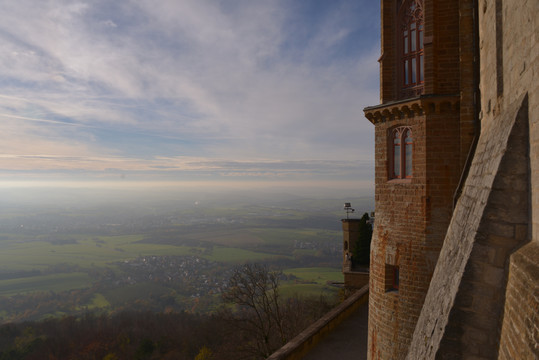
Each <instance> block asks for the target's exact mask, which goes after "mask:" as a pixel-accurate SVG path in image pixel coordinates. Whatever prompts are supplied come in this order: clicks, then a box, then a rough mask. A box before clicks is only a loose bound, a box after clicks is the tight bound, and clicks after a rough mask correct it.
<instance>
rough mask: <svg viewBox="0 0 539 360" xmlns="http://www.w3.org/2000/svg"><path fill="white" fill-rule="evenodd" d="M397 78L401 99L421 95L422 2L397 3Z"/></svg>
mask: <svg viewBox="0 0 539 360" xmlns="http://www.w3.org/2000/svg"><path fill="white" fill-rule="evenodd" d="M397 19H398V22H399V24H398V26H397V29H398V33H397V37H398V39H399V41H398V43H399V47H398V48H399V51H400V56H399V58H400V60H399V62H398V63H399V75H400V76H399V77H400V82H401V91H400V96H401V98H407V97H413V96H416V95H420V94H422V93H423V83H424V79H425V69H424V59H423V1H422V0H400V1H398V16H397Z"/></svg>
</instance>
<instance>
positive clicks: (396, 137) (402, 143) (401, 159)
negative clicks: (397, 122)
mask: <svg viewBox="0 0 539 360" xmlns="http://www.w3.org/2000/svg"><path fill="white" fill-rule="evenodd" d="M390 139H391V151H390V169H389V170H390V171H389V174H390V176H389V177H390V178H391V179H409V178H411V177H412V176H413V151H414V140H413V136H412V129H411V128H410V127H408V126H401V127H397V128H394V129H393V130H392V131H391V137H390Z"/></svg>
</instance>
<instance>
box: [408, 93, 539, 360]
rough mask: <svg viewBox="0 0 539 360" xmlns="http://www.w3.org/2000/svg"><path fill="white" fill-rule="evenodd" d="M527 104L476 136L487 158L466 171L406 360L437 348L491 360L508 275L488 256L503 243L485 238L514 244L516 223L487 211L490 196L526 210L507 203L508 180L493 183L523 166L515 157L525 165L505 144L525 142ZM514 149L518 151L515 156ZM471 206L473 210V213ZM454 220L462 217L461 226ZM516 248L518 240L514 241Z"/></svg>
mask: <svg viewBox="0 0 539 360" xmlns="http://www.w3.org/2000/svg"><path fill="white" fill-rule="evenodd" d="M524 106H527V101H526V98H524V99H521V100H520V102H519V103H517V104H515V105H514V106H513V111H512V116H506V117H504V118H501V119H499V120H498V126H497V127H488V128H487V129H485V130H484V131H483V132H482V134H481V138H480V140H479V144H478V146H477V153H478V154H485V153H487V149H491V151H489V152H488V153H489V154H490V156H485V155H480V156H478V157H477V160H476V159H474V162H473V163H472V169H471V171H470V172H471V173H472V172H473V173H474V174H476V175H477V176H475V177H472V178H469V179H468V180H467V182H466V185H465V187H464V190H463V196H462V197H461V198H460V200H459V202H458V204H457V206H456V208H455V211H454V214H453V220H452V222H451V224H450V226H449V230H448V232H447V236H446V238H445V241H444V246H443V248H442V251H441V253H440V258H439V260H438V264H437V265H436V269H435V271H434V275H433V278H432V281H431V285H430V288H429V291H428V294H427V297H426V300H425V304H424V306H423V309H422V312H421V315H420V317H419V320H418V323H417V327H416V330H415V332H414V337H413V340H412V343H411V346H410V350H409V353H408V357H407V358H408V359H410V360H412V359H414V360H415V359H434V358H436V357H437V355H436V354H437V353H438V351H439V350H440V356H441V354H442V353H443V354H444V356H445V357H447V356H450V355H449V353H453V354H454V356H462V355H463V354H468V355H471V354H473V355H481V356H485V357H487V358H493V357H496V354H497V346H496V344H497V343H498V340H499V337H498V336H499V333H500V331H499V326H498V325H497V324H498V323H499V319H500V316H501V314H502V312H503V293H504V292H505V283H506V280H505V279H506V276H507V275H506V269H505V267H504V266H503V265H502V264H500V261H494V260H495V256H494V257H493V256H492V255H490V254H495V253H496V251H497V250H498V248H499V247H500V246H501V245H499V244H498V243H496V242H489V239H490V235H491V234H492V235H494V236H500V235H501V236H503V237H506V238H508V239H511V240H514V238H515V224H512V223H510V222H507V219H505V220H506V222H504V223H503V224H500V223H498V222H497V219H495V218H494V219H493V218H492V217H488V216H485V215H486V214H487V213H488V212H489V211H490V210H491V209H492V207H490V208H489V206H491V205H492V199H493V198H494V199H495V206H496V204H499V203H500V199H503V198H504V197H506V198H507V206H508V207H510V208H511V209H512V210H513V211H515V212H517V213H520V212H521V211H522V209H521V208H522V207H524V209H525V212H526V213H527V211H528V203H527V201H525V202H512V201H511V194H510V193H511V186H510V185H511V183H510V182H509V183H506V182H498V181H496V180H497V179H498V178H499V177H506V176H507V175H506V174H505V173H504V171H503V170H505V171H511V166H509V165H510V164H514V165H515V166H516V167H518V168H521V167H522V164H517V163H516V159H518V161H520V162H523V163H525V164H528V163H529V159H528V153H527V148H526V147H521V146H508V145H510V144H513V143H518V142H522V141H524V142H525V141H527V139H528V118H527V116H519V115H522V114H521V112H519V110H521V109H522V108H523V107H524ZM518 150H520V153H517V154H516V156H515V154H514V151H518ZM522 152H524V153H522ZM508 163H510V164H508ZM481 171H484V172H486V173H495V174H497V175H496V177H495V178H490V177H486V178H485V177H483V176H481ZM485 179H487V180H488V179H491V180H492V182H490V183H489V182H487V181H486V180H485ZM495 182H496V183H497V184H498V186H500V187H501V186H503V185H502V184H503V183H506V184H507V185H506V188H505V189H503V188H499V190H497V191H495V192H492V191H491V189H492V187H493V184H494V183H495ZM474 188H481V191H479V192H477V191H472V193H473V194H477V195H476V196H477V197H476V198H473V197H471V196H470V195H469V194H468V191H469V190H468V189H474ZM470 202H473V204H469V203H470ZM466 203H468V204H466ZM470 208H471V209H473V210H472V212H471V213H470V212H469V210H468V209H470ZM455 219H459V221H458V223H457V222H456V221H455ZM515 220H518V221H521V220H522V219H520V218H519V219H515ZM516 244H518V242H517V241H515V242H514V245H516ZM504 245H505V244H504ZM489 255H490V256H489ZM500 265H502V266H500ZM500 295H501V296H500ZM469 296H473V301H472V306H471V307H470V304H469V303H468V302H466V301H460V300H458V299H459V298H461V297H469ZM500 297H501V298H500ZM457 306H458V307H457ZM458 309H462V310H464V309H466V310H467V312H466V316H462V315H458V314H461V312H459V311H458ZM447 328H449V329H452V330H451V333H448V335H447V337H448V340H447V341H448V343H447V344H444V339H445V338H446V335H445V331H446V329H447ZM459 329H460V330H459ZM472 334H473V335H472ZM455 337H457V338H460V341H459V342H458V344H455V343H454V338H455ZM449 338H450V339H449ZM449 344H451V346H449Z"/></svg>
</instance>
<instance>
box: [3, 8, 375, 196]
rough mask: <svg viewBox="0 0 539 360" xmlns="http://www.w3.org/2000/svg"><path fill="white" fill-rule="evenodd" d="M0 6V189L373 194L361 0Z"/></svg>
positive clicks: (369, 22) (369, 65)
mask: <svg viewBox="0 0 539 360" xmlns="http://www.w3.org/2000/svg"><path fill="white" fill-rule="evenodd" d="M0 5H1V8H2V12H0V41H1V44H2V47H1V49H2V50H0V134H2V141H0V186H4V187H6V186H7V187H10V186H29V187H30V186H38V185H46V184H60V186H81V184H86V185H88V184H99V186H105V185H110V186H119V187H123V186H139V185H140V186H141V184H145V186H156V185H157V184H168V185H171V186H187V185H189V186H198V185H200V186H202V185H204V186H209V187H212V186H216V185H218V184H221V185H223V184H224V185H228V186H235V187H237V188H242V187H248V186H256V185H258V186H264V187H268V186H280V185H286V184H289V185H295V186H301V187H305V186H312V187H320V188H338V187H342V188H347V189H351V190H352V191H354V190H357V192H358V193H361V192H367V193H368V192H370V191H372V189H373V182H374V180H373V178H374V155H373V154H374V127H373V125H372V124H370V123H369V122H368V121H367V119H365V117H364V116H363V108H364V107H365V106H369V105H375V104H378V103H379V81H378V75H379V67H378V62H377V59H378V58H379V56H380V32H379V28H380V24H379V18H380V16H379V4H378V2H377V1H372V0H282V1H280V0H264V1H262V0H174V1H172V0H171V1H168V0H160V1H155V0H137V1H134V0H133V1H131V0H122V1H110V0H88V1H64V0H49V1H41V0H33V1H32V0H17V1H12V0H0ZM197 184H198V185H197Z"/></svg>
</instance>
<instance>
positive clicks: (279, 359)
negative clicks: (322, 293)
mask: <svg viewBox="0 0 539 360" xmlns="http://www.w3.org/2000/svg"><path fill="white" fill-rule="evenodd" d="M368 299H369V286H368V285H367V286H364V287H363V288H361V289H360V290H358V291H356V292H355V293H354V294H352V295H351V296H350V297H348V298H347V299H346V300H345V301H343V302H342V303H341V304H339V305H338V306H337V307H335V308H334V309H333V310H331V311H330V312H328V313H327V314H326V315H324V316H323V317H322V318H321V319H319V320H318V321H316V322H315V323H314V324H312V325H311V326H309V327H308V328H307V329H305V330H304V331H302V332H301V333H300V334H299V335H298V336H296V337H295V338H294V339H292V340H291V341H289V342H288V343H287V344H285V345H284V346H283V347H282V348H280V349H279V350H277V351H276V352H274V353H273V354H272V355H271V356H270V357H268V358H267V360H300V359H302V358H303V357H304V356H305V355H306V354H307V353H308V352H309V351H310V350H311V349H312V348H313V347H314V346H315V345H316V344H318V343H319V342H320V340H322V339H323V338H324V336H326V335H327V334H328V333H329V332H330V331H332V330H333V329H334V328H335V327H336V326H337V325H339V324H340V323H341V322H342V321H343V320H344V319H346V318H348V317H349V316H350V315H351V314H353V313H354V312H355V311H357V309H358V308H359V307H360V306H361V305H363V304H365V303H366V302H367V301H368ZM351 341H353V340H351Z"/></svg>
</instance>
